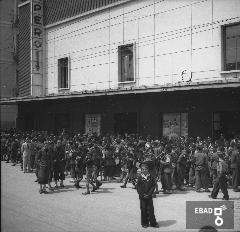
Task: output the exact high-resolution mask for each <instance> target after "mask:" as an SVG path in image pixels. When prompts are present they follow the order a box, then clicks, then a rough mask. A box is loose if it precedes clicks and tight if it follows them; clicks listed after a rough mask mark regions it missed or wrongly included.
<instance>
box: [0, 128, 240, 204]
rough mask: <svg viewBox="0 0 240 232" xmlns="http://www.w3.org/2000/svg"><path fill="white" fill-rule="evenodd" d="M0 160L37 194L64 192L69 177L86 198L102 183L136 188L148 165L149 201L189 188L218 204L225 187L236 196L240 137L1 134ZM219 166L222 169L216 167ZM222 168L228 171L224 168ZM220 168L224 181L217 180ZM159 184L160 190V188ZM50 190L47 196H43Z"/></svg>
mask: <svg viewBox="0 0 240 232" xmlns="http://www.w3.org/2000/svg"><path fill="white" fill-rule="evenodd" d="M1 160H2V161H5V162H7V163H9V162H11V163H12V166H15V165H16V164H17V163H20V164H21V170H22V171H23V172H24V173H28V172H35V173H36V182H38V184H39V186H40V190H39V192H40V193H48V191H54V189H56V188H64V180H65V177H66V176H67V175H71V178H72V180H71V182H72V183H73V185H74V186H75V187H76V188H81V187H82V186H81V181H82V180H83V177H85V178H86V192H84V193H83V194H90V185H91V186H92V189H91V191H93V192H94V191H96V190H97V189H98V188H100V186H101V185H102V181H112V180H114V179H116V178H117V177H119V178H117V180H116V181H119V182H122V184H121V185H120V187H121V188H126V186H127V184H128V183H131V184H132V187H133V188H137V186H136V183H137V177H138V174H139V170H140V169H141V164H142V163H148V167H149V170H150V173H151V175H152V176H153V177H154V178H155V180H156V186H155V189H154V192H153V197H154V196H156V194H159V193H160V192H162V193H164V194H171V193H174V191H175V190H179V191H185V190H186V189H187V188H188V187H191V188H192V189H193V190H195V191H196V192H203V191H205V192H210V191H209V188H210V187H215V188H214V191H213V192H212V194H211V195H210V196H211V197H212V198H216V196H217V194H218V191H219V189H221V190H222V192H223V195H224V196H223V199H225V200H228V199H229V196H228V193H227V192H226V191H225V190H226V188H228V187H227V185H226V184H228V186H231V187H232V188H233V191H237V192H238V191H239V188H238V186H239V185H240V137H239V136H235V138H232V139H231V140H227V139H225V138H224V136H223V135H221V136H220V138H218V139H216V140H212V139H211V138H210V137H207V138H200V137H197V138H190V137H188V138H185V137H175V138H171V139H169V138H166V137H161V138H155V137H151V136H140V135H137V134H125V135H110V134H109V135H104V136H103V135H97V134H92V135H87V134H77V133H67V132H66V131H64V130H63V131H62V132H61V133H58V134H53V133H49V132H47V131H31V132H26V131H16V130H8V131H1ZM221 160H223V161H224V163H221V167H220V166H219V164H220V161H221ZM222 164H226V165H222ZM219 167H220V168H221V172H222V173H223V172H224V179H223V178H222V177H221V178H219V170H220V169H219ZM52 182H54V186H52ZM159 182H161V189H159V188H158V183H159ZM47 189H48V190H47Z"/></svg>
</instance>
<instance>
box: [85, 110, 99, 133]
mask: <svg viewBox="0 0 240 232" xmlns="http://www.w3.org/2000/svg"><path fill="white" fill-rule="evenodd" d="M100 131H101V115H100V114H86V115H85V132H86V133H87V134H93V133H97V134H98V135H99V134H100Z"/></svg>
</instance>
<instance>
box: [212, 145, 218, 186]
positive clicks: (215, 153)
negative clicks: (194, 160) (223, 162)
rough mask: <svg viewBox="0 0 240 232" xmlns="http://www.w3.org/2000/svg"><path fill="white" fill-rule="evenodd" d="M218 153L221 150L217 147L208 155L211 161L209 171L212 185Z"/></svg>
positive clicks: (215, 173) (215, 175)
mask: <svg viewBox="0 0 240 232" xmlns="http://www.w3.org/2000/svg"><path fill="white" fill-rule="evenodd" d="M219 153H221V152H220V150H219V148H218V149H217V151H216V152H214V153H213V154H212V155H211V157H210V162H211V166H210V171H211V177H212V184H213V185H214V184H215V182H216V179H217V164H218V160H219Z"/></svg>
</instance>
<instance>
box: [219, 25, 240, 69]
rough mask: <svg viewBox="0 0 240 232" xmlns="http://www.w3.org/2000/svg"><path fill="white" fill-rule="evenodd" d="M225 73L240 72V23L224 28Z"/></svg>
mask: <svg viewBox="0 0 240 232" xmlns="http://www.w3.org/2000/svg"><path fill="white" fill-rule="evenodd" d="M223 44H224V48H223V49H224V50H223V51H224V71H231V70H240V23H237V24H232V25H228V26H224V27H223Z"/></svg>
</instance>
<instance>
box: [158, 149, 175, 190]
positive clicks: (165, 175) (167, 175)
mask: <svg viewBox="0 0 240 232" xmlns="http://www.w3.org/2000/svg"><path fill="white" fill-rule="evenodd" d="M160 163H161V165H162V168H161V183H162V189H163V193H164V194H170V193H172V186H173V183H172V172H173V169H172V163H171V156H170V154H169V153H166V154H165V156H164V157H162V159H161V160H160Z"/></svg>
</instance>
